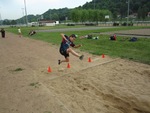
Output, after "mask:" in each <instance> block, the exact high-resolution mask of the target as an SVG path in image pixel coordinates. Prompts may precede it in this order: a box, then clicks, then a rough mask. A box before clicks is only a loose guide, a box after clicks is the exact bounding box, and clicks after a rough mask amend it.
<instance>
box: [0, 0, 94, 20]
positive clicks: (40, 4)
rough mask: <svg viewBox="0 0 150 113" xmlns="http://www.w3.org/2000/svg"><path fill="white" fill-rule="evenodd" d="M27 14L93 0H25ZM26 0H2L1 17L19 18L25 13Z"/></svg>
mask: <svg viewBox="0 0 150 113" xmlns="http://www.w3.org/2000/svg"><path fill="white" fill-rule="evenodd" d="M25 1H26V9H27V14H34V15H36V14H43V13H44V12H46V11H47V10H49V9H59V8H65V7H67V8H75V7H78V6H82V5H83V4H85V3H86V2H91V1H92V0H25ZM24 9H25V5H24V0H0V19H2V20H4V19H18V18H20V17H22V16H23V15H25V11H24Z"/></svg>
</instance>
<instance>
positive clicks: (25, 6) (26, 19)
mask: <svg viewBox="0 0 150 113" xmlns="http://www.w3.org/2000/svg"><path fill="white" fill-rule="evenodd" d="M24 7H25V15H26V25H27V26H28V17H27V8H26V0H24Z"/></svg>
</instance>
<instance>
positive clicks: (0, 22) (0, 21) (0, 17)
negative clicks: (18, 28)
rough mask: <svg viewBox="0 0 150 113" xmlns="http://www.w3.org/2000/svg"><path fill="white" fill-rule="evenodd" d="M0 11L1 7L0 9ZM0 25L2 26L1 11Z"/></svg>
mask: <svg viewBox="0 0 150 113" xmlns="http://www.w3.org/2000/svg"><path fill="white" fill-rule="evenodd" d="M0 9H1V7H0ZM0 25H2V16H1V10H0Z"/></svg>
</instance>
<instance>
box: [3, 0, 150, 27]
mask: <svg viewBox="0 0 150 113" xmlns="http://www.w3.org/2000/svg"><path fill="white" fill-rule="evenodd" d="M128 1H129V15H135V16H136V18H135V20H149V19H150V17H149V18H148V16H147V15H148V12H150V0H92V1H91V2H87V3H85V4H84V5H83V6H79V7H76V8H74V9H68V8H61V9H49V10H48V11H46V12H45V13H43V14H42V15H28V22H37V21H38V20H40V19H45V20H58V21H60V22H64V21H68V20H71V21H73V22H86V21H89V22H90V21H94V22H98V21H108V19H106V18H105V16H106V15H109V17H110V18H109V21H115V20H122V19H123V18H126V17H127V15H128ZM23 23H25V17H22V18H20V19H17V20H11V21H10V20H4V21H3V24H7V25H10V24H23Z"/></svg>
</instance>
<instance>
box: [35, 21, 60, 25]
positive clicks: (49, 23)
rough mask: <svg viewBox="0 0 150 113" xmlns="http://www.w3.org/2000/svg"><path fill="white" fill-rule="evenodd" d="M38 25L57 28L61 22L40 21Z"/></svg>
mask: <svg viewBox="0 0 150 113" xmlns="http://www.w3.org/2000/svg"><path fill="white" fill-rule="evenodd" d="M38 23H39V26H55V25H56V24H59V21H55V20H39V21H38Z"/></svg>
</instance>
